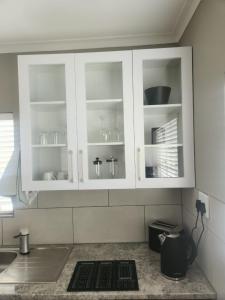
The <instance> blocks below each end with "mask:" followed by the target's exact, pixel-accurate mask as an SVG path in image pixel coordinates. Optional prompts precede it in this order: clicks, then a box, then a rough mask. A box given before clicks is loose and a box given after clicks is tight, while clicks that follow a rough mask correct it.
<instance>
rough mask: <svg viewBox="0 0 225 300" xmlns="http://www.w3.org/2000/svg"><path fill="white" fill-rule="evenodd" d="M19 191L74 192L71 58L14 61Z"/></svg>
mask: <svg viewBox="0 0 225 300" xmlns="http://www.w3.org/2000/svg"><path fill="white" fill-rule="evenodd" d="M18 69H19V98H20V145H21V174H22V189H23V190H25V191H32V190H34V191H41V190H69V189H77V188H78V180H77V134H76V132H77V131H76V101H75V89H74V82H75V74H74V55H73V54H54V55H52V54H49V55H25V56H19V57H18Z"/></svg>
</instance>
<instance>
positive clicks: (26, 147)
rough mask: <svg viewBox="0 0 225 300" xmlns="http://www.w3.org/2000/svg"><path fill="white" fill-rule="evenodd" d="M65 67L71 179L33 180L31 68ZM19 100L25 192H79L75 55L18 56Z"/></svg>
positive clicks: (22, 170)
mask: <svg viewBox="0 0 225 300" xmlns="http://www.w3.org/2000/svg"><path fill="white" fill-rule="evenodd" d="M45 64H46V65H51V64H52V65H54V64H64V65H65V86H66V99H65V100H66V124H67V150H68V171H69V168H70V172H71V175H72V177H71V180H69V179H68V180H52V181H42V180H33V179H32V139H31V107H30V94H29V66H30V65H45ZM18 73H19V99H20V101H19V102H20V103H19V106H20V149H21V176H22V190H23V191H42V190H43V191H46V190H76V189H78V174H77V134H76V133H77V129H76V128H77V123H76V119H77V117H76V99H75V87H74V82H75V72H74V54H46V55H42V54H41V55H20V56H18Z"/></svg>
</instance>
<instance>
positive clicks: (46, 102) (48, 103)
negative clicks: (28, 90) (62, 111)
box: [30, 101, 66, 106]
mask: <svg viewBox="0 0 225 300" xmlns="http://www.w3.org/2000/svg"><path fill="white" fill-rule="evenodd" d="M30 104H31V105H34V106H36V105H64V104H66V101H31V102H30Z"/></svg>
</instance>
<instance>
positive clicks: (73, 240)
mask: <svg viewBox="0 0 225 300" xmlns="http://www.w3.org/2000/svg"><path fill="white" fill-rule="evenodd" d="M73 217H74V211H73V208H72V232H73V244H74V221H73Z"/></svg>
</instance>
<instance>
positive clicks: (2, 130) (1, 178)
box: [0, 113, 16, 215]
mask: <svg viewBox="0 0 225 300" xmlns="http://www.w3.org/2000/svg"><path fill="white" fill-rule="evenodd" d="M14 145H15V140H14V121H13V114H11V113H7V114H5V113H4V114H3V113H0V215H2V214H6V215H8V214H10V213H12V211H13V205H12V199H11V196H14V195H15V194H16V188H15V185H16V159H15V155H14V152H15V146H14Z"/></svg>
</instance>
